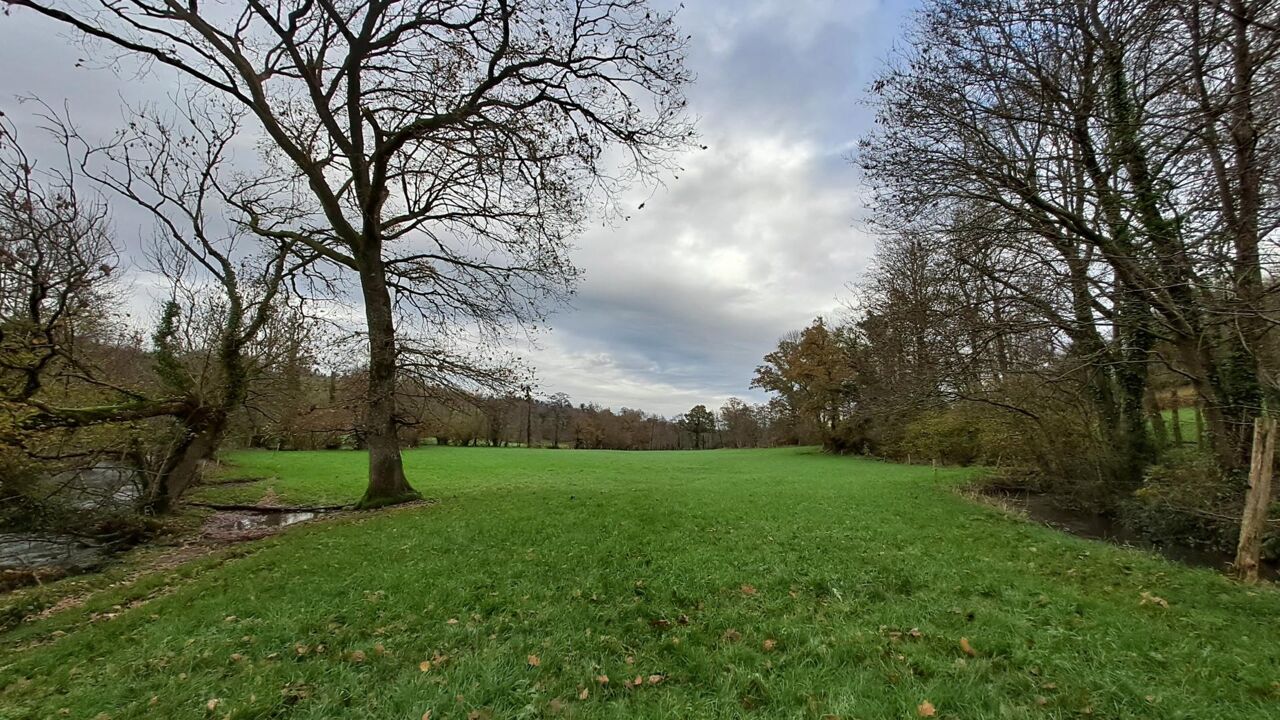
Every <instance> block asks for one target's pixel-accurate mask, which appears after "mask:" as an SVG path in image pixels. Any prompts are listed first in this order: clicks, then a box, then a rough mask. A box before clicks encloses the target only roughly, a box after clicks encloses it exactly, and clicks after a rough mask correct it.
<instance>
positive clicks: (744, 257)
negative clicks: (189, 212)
mask: <svg viewBox="0 0 1280 720" xmlns="http://www.w3.org/2000/svg"><path fill="white" fill-rule="evenodd" d="M655 1H656V2H657V3H658V4H660V5H668V4H672V5H674V4H675V3H674V2H671V3H668V2H666V0H655ZM913 5H914V2H912V0H884V1H882V2H877V1H876V0H685V2H684V9H683V10H682V11H681V14H680V22H681V25H682V26H683V27H684V28H685V30H686V31H687V32H688V33H689V34H691V35H692V36H693V37H692V41H691V42H692V46H691V49H690V57H689V62H690V64H691V67H692V69H693V70H694V72H695V73H696V74H697V76H698V81H697V83H696V84H695V85H694V86H693V87H692V88H690V90H689V99H690V103H691V107H692V111H693V112H694V113H695V114H696V115H697V117H698V118H699V119H700V122H699V131H700V133H701V135H702V142H703V143H704V144H705V145H707V147H708V149H707V150H705V151H697V152H694V153H691V154H690V155H689V156H688V157H687V158H685V159H684V160H683V161H682V163H681V164H682V165H683V167H684V169H685V170H684V172H682V173H681V174H680V179H679V180H676V181H673V182H671V183H669V184H668V186H667V187H666V188H663V189H659V190H657V191H656V192H653V194H652V196H649V194H648V193H647V192H645V193H641V194H639V195H638V196H637V198H638V199H640V200H644V201H645V207H644V209H643V210H639V211H636V212H633V213H632V214H631V219H630V220H629V221H627V222H625V223H622V224H620V225H603V224H601V223H599V222H596V223H592V224H590V225H589V226H588V227H587V229H586V231H585V232H584V233H583V234H582V235H581V236H580V237H579V238H578V239H577V243H576V244H577V246H578V250H577V252H576V254H575V256H574V257H575V260H576V262H577V263H578V264H579V266H580V267H582V268H583V270H584V271H585V279H584V281H583V283H582V285H581V287H580V289H579V293H578V295H577V297H576V298H575V299H574V301H573V306H572V307H569V308H564V309H563V310H561V311H560V312H559V313H557V314H556V316H555V317H554V318H553V319H552V323H551V326H552V330H551V331H550V332H548V333H543V334H541V335H540V336H539V338H538V343H537V344H538V347H536V348H526V349H525V350H523V352H524V353H525V354H527V355H528V356H529V357H530V359H531V360H532V362H533V364H534V365H535V366H536V367H537V369H538V376H539V383H540V385H541V387H542V389H543V391H544V392H546V393H551V392H556V391H563V392H566V393H568V394H569V395H570V397H571V398H572V399H573V401H574V402H575V403H583V402H596V403H599V404H602V405H607V406H612V407H615V408H618V407H622V406H627V407H634V408H640V409H644V410H648V411H651V412H657V413H662V414H668V415H670V414H675V413H678V412H683V411H685V410H687V409H689V407H691V406H692V405H694V404H696V403H705V404H707V405H709V406H711V407H718V406H719V405H720V404H721V403H723V401H724V400H725V399H727V398H728V397H730V396H735V395H736V396H738V397H742V398H746V399H750V400H763V399H764V396H763V395H761V394H759V393H758V392H755V391H751V390H750V389H749V388H748V385H749V384H750V381H751V377H752V373H753V370H754V368H755V366H756V365H757V364H758V363H759V361H760V358H761V357H762V356H763V355H764V354H765V353H766V352H768V351H769V350H770V349H771V348H772V347H773V346H774V344H775V343H776V342H777V340H778V338H779V337H780V336H781V335H782V334H783V333H785V332H786V331H788V330H791V329H795V328H798V327H802V326H803V325H805V324H806V323H808V322H809V321H810V320H811V319H812V318H814V317H815V316H817V315H832V314H835V313H836V312H837V308H838V306H839V304H840V300H841V298H842V297H843V296H844V294H845V290H844V285H845V283H847V282H849V281H850V280H854V279H856V278H857V276H858V275H859V273H860V272H861V271H862V269H863V268H864V267H865V265H866V263H867V261H868V259H869V258H870V255H871V251H872V246H873V241H872V239H871V238H870V237H868V236H867V235H866V233H865V232H863V231H862V230H861V229H860V224H859V222H858V218H859V217H860V216H861V215H863V213H864V198H865V197H866V192H865V190H864V189H863V188H861V187H860V185H859V178H858V174H857V173H856V171H855V170H854V169H853V168H852V167H851V166H850V165H849V164H848V162H847V156H848V154H849V152H850V151H851V150H852V149H853V147H854V144H855V143H856V141H857V139H858V138H859V136H860V135H862V134H863V133H864V132H865V131H866V130H867V129H868V127H869V126H870V123H871V112H870V110H869V108H867V107H865V106H863V105H862V104H861V100H862V98H863V93H864V90H865V88H866V86H867V84H868V82H869V80H870V78H871V76H872V75H873V74H874V72H875V71H876V70H877V68H878V67H879V66H880V64H881V63H882V61H883V58H884V57H885V56H886V54H887V53H888V51H889V49H890V47H891V46H892V44H893V42H894V39H895V37H896V36H897V35H898V34H899V31H900V28H901V26H902V24H903V22H904V21H905V19H906V18H905V16H906V14H907V13H908V12H909V11H910V9H911V7H912V6H913ZM30 15H31V14H30V13H24V12H18V11H15V12H14V14H13V16H11V17H4V18H0V67H2V68H4V69H5V71H4V72H3V73H2V74H0V110H3V111H5V112H6V113H8V114H9V115H10V116H12V117H16V118H17V119H18V122H19V125H20V129H22V128H21V126H22V125H24V124H26V120H25V118H24V112H25V111H26V110H27V108H22V107H19V106H18V105H16V104H15V102H14V99H15V98H16V97H18V96H22V95H30V94H39V95H40V96H41V97H42V98H43V99H45V100H46V101H48V102H51V103H54V104H60V103H62V102H64V101H66V102H67V103H69V105H70V108H71V110H72V112H73V113H74V115H75V117H76V118H77V119H78V120H79V121H80V122H81V123H82V124H83V125H86V126H87V127H86V128H85V129H86V130H87V131H92V130H94V129H98V128H97V126H100V129H103V130H107V129H109V128H111V127H115V126H116V125H118V122H119V119H120V117H121V115H120V112H119V110H118V108H119V105H120V103H121V99H122V98H124V99H129V100H131V101H136V100H138V99H140V98H147V97H160V96H163V94H164V92H165V90H166V88H165V87H164V86H163V84H162V83H159V82H157V81H156V80H154V79H152V80H141V81H140V80H139V79H138V78H134V77H128V78H119V77H116V76H115V75H113V74H112V73H111V72H109V71H106V70H100V69H86V68H77V67H76V61H77V59H78V51H77V49H76V47H75V46H73V45H72V44H71V43H70V42H69V41H68V40H66V39H65V38H64V37H63V36H61V35H60V34H58V33H57V32H55V31H54V30H53V29H52V28H51V27H50V25H49V24H48V23H45V22H42V21H40V20H39V19H37V18H34V17H31V16H30ZM637 204H638V203H637ZM145 289H146V288H145V287H139V288H138V291H139V293H142V292H143V291H145Z"/></svg>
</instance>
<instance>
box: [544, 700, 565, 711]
mask: <svg viewBox="0 0 1280 720" xmlns="http://www.w3.org/2000/svg"><path fill="white" fill-rule="evenodd" d="M547 709H548V710H550V711H551V712H553V713H559V712H560V711H561V710H563V709H564V703H562V702H560V698H551V702H549V703H547Z"/></svg>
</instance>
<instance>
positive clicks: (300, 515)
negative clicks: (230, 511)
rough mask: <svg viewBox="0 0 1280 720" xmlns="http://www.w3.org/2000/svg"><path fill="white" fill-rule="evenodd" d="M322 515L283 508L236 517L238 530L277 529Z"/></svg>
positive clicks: (235, 526)
mask: <svg viewBox="0 0 1280 720" xmlns="http://www.w3.org/2000/svg"><path fill="white" fill-rule="evenodd" d="M319 516H320V513H318V512H289V511H282V510H266V511H261V512H257V511H255V512H252V513H246V514H244V515H242V516H239V517H237V518H236V519H235V525H234V526H233V527H234V528H235V529H236V530H242V531H243V530H261V529H276V528H282V527H288V526H290V525H296V524H298V523H300V522H306V521H308V520H312V519H314V518H317V517H319Z"/></svg>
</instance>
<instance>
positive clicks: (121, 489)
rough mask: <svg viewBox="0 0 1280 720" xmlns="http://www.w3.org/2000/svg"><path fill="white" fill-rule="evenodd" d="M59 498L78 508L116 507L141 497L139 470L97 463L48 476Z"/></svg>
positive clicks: (125, 466) (128, 504) (100, 508)
mask: <svg viewBox="0 0 1280 720" xmlns="http://www.w3.org/2000/svg"><path fill="white" fill-rule="evenodd" d="M47 482H48V484H49V485H50V487H51V488H53V489H54V490H55V491H56V492H57V494H58V496H59V497H61V498H62V499H64V500H65V501H66V502H67V503H68V504H69V505H70V506H71V507H74V508H76V509H79V510H116V509H121V508H127V507H130V506H132V505H133V503H134V502H135V501H137V499H138V498H139V497H141V496H142V473H140V472H138V470H137V468H133V467H130V466H128V465H120V464H114V463H110V462H100V463H97V464H95V465H93V466H91V467H87V468H81V469H78V470H68V471H67V472H62V473H58V474H57V475H54V476H52V477H50V478H49V479H48V481H47Z"/></svg>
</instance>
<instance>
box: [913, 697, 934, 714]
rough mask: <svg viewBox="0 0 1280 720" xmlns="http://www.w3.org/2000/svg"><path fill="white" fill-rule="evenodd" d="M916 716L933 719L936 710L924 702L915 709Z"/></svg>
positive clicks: (931, 704) (927, 702)
mask: <svg viewBox="0 0 1280 720" xmlns="http://www.w3.org/2000/svg"><path fill="white" fill-rule="evenodd" d="M916 714H917V715H919V716H920V717H933V716H934V715H937V714H938V709H937V708H935V707H934V706H933V703H931V702H929V701H928V700H925V701H924V702H922V703H920V705H919V707H917V708H916Z"/></svg>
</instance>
